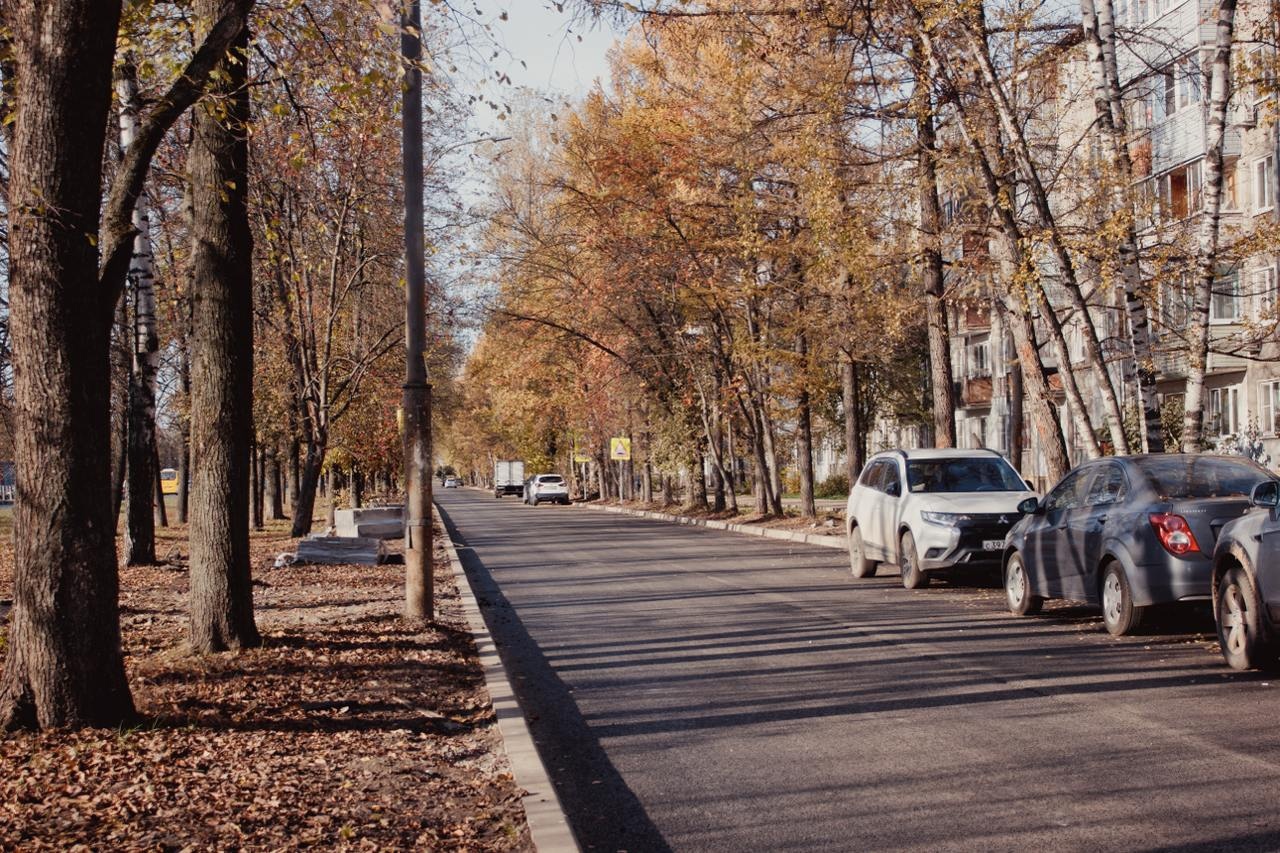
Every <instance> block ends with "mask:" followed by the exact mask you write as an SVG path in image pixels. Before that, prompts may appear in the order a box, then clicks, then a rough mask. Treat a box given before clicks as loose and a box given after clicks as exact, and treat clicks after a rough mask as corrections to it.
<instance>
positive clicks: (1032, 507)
mask: <svg viewBox="0 0 1280 853" xmlns="http://www.w3.org/2000/svg"><path fill="white" fill-rule="evenodd" d="M1274 480H1275V476H1274V475H1273V474H1271V473H1269V472H1268V471H1266V469H1264V468H1262V467H1260V466H1259V465H1257V464H1255V463H1254V462H1252V461H1250V460H1248V459H1245V458H1243V457H1239V456H1212V455H1202V454H1185V455H1184V454H1174V453H1170V454H1149V455H1141V456H1112V457H1106V458H1103V459H1095V460H1092V461H1090V462H1086V463H1084V464H1083V465H1080V466H1078V467H1076V468H1074V469H1073V470H1071V471H1070V472H1068V473H1067V475H1066V476H1065V477H1063V478H1062V480H1061V481H1059V483H1058V484H1057V485H1056V486H1054V488H1053V489H1052V490H1051V491H1050V492H1049V493H1048V494H1047V495H1045V496H1044V498H1043V499H1041V500H1039V501H1033V500H1027V501H1024V502H1023V503H1022V504H1021V505H1020V506H1019V509H1020V510H1021V511H1023V512H1024V513H1026V515H1025V516H1024V517H1023V519H1022V520H1021V521H1019V522H1018V523H1017V524H1016V525H1014V527H1013V529H1012V530H1011V531H1010V532H1009V538H1008V540H1007V542H1006V546H1005V552H1004V578H1005V593H1006V597H1007V600H1008V604H1009V609H1010V610H1011V611H1012V612H1013V613H1015V614H1017V615H1020V616H1023V615H1028V614H1031V613H1034V612H1036V611H1038V610H1039V609H1040V607H1041V605H1042V604H1043V603H1044V599H1046V598H1065V599H1071V600H1075V601H1084V602H1088V603H1090V604H1096V605H1101V607H1102V618H1103V623H1104V624H1105V626H1106V628H1107V630H1108V631H1109V632H1110V633H1112V634H1114V635H1122V634H1127V633H1129V632H1131V631H1133V630H1134V629H1135V628H1137V627H1138V625H1139V624H1140V623H1141V621H1142V617H1143V614H1144V611H1145V608H1147V607H1150V606H1151V605H1155V604H1167V603H1172V602H1182V601H1207V600H1209V599H1210V597H1211V595H1212V582H1213V581H1212V575H1213V562H1212V559H1211V558H1212V555H1213V548H1214V543H1215V542H1216V540H1217V538H1218V534H1219V532H1220V531H1221V529H1222V528H1223V527H1224V525H1226V524H1227V523H1228V522H1230V521H1233V520H1235V519H1237V518H1239V517H1240V516H1241V515H1242V514H1243V513H1244V512H1245V511H1246V510H1247V509H1248V508H1249V496H1250V494H1251V493H1252V491H1253V488H1254V487H1255V486H1257V485H1258V484H1259V483H1262V482H1266V481H1274Z"/></svg>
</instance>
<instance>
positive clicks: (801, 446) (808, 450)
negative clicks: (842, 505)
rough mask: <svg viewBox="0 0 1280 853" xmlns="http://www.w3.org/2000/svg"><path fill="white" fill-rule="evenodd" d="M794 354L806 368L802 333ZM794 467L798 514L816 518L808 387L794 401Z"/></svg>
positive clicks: (804, 384) (806, 356) (803, 384)
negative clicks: (797, 474) (795, 470)
mask: <svg viewBox="0 0 1280 853" xmlns="http://www.w3.org/2000/svg"><path fill="white" fill-rule="evenodd" d="M796 354H797V355H798V356H800V364H801V369H802V370H804V367H805V366H807V362H808V358H809V341H808V339H807V338H806V337H805V335H804V334H803V333H802V334H801V335H800V336H799V337H798V338H797V339H796ZM796 432H797V435H796V456H797V457H798V458H797V459H796V467H797V468H799V469H800V514H801V515H803V516H804V517H805V518H816V517H817V515H818V507H817V505H816V504H815V503H814V502H813V412H812V407H811V405H810V402H809V387H808V385H807V384H806V383H802V384H801V386H800V394H799V395H798V397H797V399H796Z"/></svg>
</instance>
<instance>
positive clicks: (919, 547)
mask: <svg viewBox="0 0 1280 853" xmlns="http://www.w3.org/2000/svg"><path fill="white" fill-rule="evenodd" d="M904 484H906V486H905V487H904ZM1031 496H1032V492H1031V490H1030V489H1029V488H1028V487H1027V484H1026V483H1025V482H1023V480H1022V478H1021V477H1019V476H1018V472H1017V471H1015V470H1013V466H1012V465H1010V464H1009V463H1008V462H1006V461H1005V459H1004V457H1003V456H1001V455H1000V454H999V453H997V452H995V451H994V450H891V451H888V452H885V453H878V454H876V455H875V456H873V457H871V460H870V461H869V462H867V465H866V467H865V468H863V469H862V475H861V476H860V477H858V482H857V483H856V484H855V485H854V487H853V488H852V489H850V490H849V503H848V506H847V508H846V510H845V524H846V528H845V532H846V533H848V534H849V563H850V565H851V567H852V568H853V576H854V577H856V578H868V577H871V576H872V575H874V574H875V573H876V566H877V565H878V564H879V563H881V562H884V563H896V564H897V566H898V568H899V570H900V571H901V572H902V585H903V586H905V587H906V588H907V589H919V588H920V587H923V586H927V585H928V583H929V574H928V573H929V572H932V571H937V570H939V569H950V568H955V567H970V566H972V567H975V568H977V567H991V568H998V567H999V566H1000V557H1001V554H1002V553H1003V552H1004V540H1005V536H1006V535H1008V533H1009V528H1011V527H1013V525H1014V522H1016V521H1017V520H1018V519H1019V518H1021V513H1019V512H1018V504H1019V502H1021V501H1023V500H1025V499H1026V498H1028V497H1031Z"/></svg>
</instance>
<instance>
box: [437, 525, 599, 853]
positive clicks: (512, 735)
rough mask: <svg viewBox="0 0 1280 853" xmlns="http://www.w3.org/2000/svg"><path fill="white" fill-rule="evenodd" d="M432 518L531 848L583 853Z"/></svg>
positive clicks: (449, 545)
mask: <svg viewBox="0 0 1280 853" xmlns="http://www.w3.org/2000/svg"><path fill="white" fill-rule="evenodd" d="M431 514H432V515H433V516H434V517H435V520H436V521H437V522H438V523H439V524H440V529H441V530H443V531H445V535H444V536H443V537H442V543H443V545H444V550H445V554H447V555H448V557H449V568H450V569H452V570H453V576H454V579H455V581H456V582H457V584H458V594H459V595H460V596H461V598H462V611H463V613H465V614H466V617H467V625H468V627H469V628H470V630H471V636H472V638H473V639H474V640H475V644H476V652H477V653H478V654H479V657H480V668H481V669H482V670H484V683H485V687H486V688H488V690H489V699H490V701H491V702H492V703H493V712H494V714H495V715H496V716H497V718H498V731H499V733H500V734H501V735H502V743H503V748H504V749H505V751H506V753H507V758H508V759H509V760H510V762H511V774H512V775H513V776H514V777H515V781H516V784H517V785H519V786H520V787H521V788H523V789H524V790H525V792H526V793H525V795H524V797H523V798H522V804H523V805H524V813H525V819H526V820H527V821H528V823H529V834H530V836H532V838H533V846H534V848H535V849H537V850H538V851H540V853H580V851H581V848H580V847H579V846H578V842H577V841H575V840H574V837H573V830H571V829H570V828H569V819H568V818H567V817H566V816H565V813H564V808H563V807H562V806H561V805H560V798H559V797H557V796H556V790H555V788H554V786H552V784H551V777H550V776H548V775H547V768H546V765H544V764H543V763H542V758H541V757H540V756H539V755H538V749H537V747H536V746H534V743H533V737H532V735H530V733H529V727H528V726H527V725H526V724H525V721H524V711H523V710H522V709H521V708H520V703H519V702H518V701H517V700H516V693H515V690H513V689H512V687H511V680H510V679H509V678H507V671H506V669H505V668H504V667H503V665H502V658H501V657H500V656H499V655H498V647H497V646H496V645H494V642H493V637H492V636H490V634H489V627H488V626H487V625H486V624H485V622H484V614H482V613H481V612H480V604H479V603H478V602H477V601H476V597H475V593H474V591H473V590H472V589H471V581H470V579H469V578H468V577H467V573H466V571H465V570H464V569H463V568H462V560H461V559H459V557H458V550H457V547H456V546H455V545H454V544H453V539H452V538H451V537H450V536H449V532H448V528H447V527H445V525H444V519H442V518H441V517H440V510H439V508H438V507H436V506H435V505H434V504H432V506H431Z"/></svg>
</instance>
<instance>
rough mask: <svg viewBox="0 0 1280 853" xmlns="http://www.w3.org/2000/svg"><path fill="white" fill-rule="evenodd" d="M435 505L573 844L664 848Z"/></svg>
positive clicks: (521, 626)
mask: <svg viewBox="0 0 1280 853" xmlns="http://www.w3.org/2000/svg"><path fill="white" fill-rule="evenodd" d="M436 506H437V508H438V509H439V511H440V516H441V518H442V519H443V521H444V525H445V529H446V530H447V531H448V533H449V536H450V538H451V539H452V540H453V541H454V543H455V544H456V545H457V546H458V558H459V560H460V561H461V562H462V568H463V570H464V571H466V573H467V579H468V580H469V581H470V582H471V588H472V590H473V591H474V593H475V596H476V601H477V602H478V603H479V605H480V611H481V613H482V614H483V615H484V621H485V624H486V625H487V626H488V628H489V633H490V635H491V636H492V637H493V639H494V643H495V644H496V645H497V647H498V654H499V655H500V656H501V657H502V663H503V666H504V667H505V668H506V669H507V674H508V677H509V678H511V679H512V685H511V686H512V688H513V689H514V690H515V693H516V696H517V697H518V698H519V702H520V707H521V708H522V709H523V710H524V712H525V721H526V722H527V723H528V725H529V731H530V733H531V734H532V735H533V741H534V744H535V745H536V746H537V748H538V755H539V756H541V758H542V763H543V765H545V766H546V768H547V773H548V775H549V776H550V777H551V783H552V784H553V785H555V788H556V794H557V795H558V796H559V797H560V803H561V805H562V806H563V807H564V811H565V815H566V816H567V817H568V819H569V824H570V825H571V826H572V828H573V833H574V836H575V837H576V839H577V841H578V844H579V845H580V846H581V847H582V848H583V849H584V850H611V851H612V850H646V851H649V850H651V851H656V852H657V853H661V851H669V850H670V849H671V848H670V845H668V844H667V842H666V839H664V838H663V837H662V834H661V833H660V832H659V831H658V828H657V827H656V826H655V825H654V824H653V821H652V820H650V818H649V815H648V813H647V812H646V811H645V809H644V806H642V805H641V804H640V801H639V800H638V799H637V798H636V795H635V794H634V793H633V792H632V790H631V789H630V788H629V787H627V784H626V782H624V781H623V779H622V776H621V774H619V773H618V770H617V768H615V767H614V766H613V763H612V762H611V761H610V760H609V757H608V755H606V754H605V751H604V749H603V748H602V747H601V745H600V741H599V740H598V739H597V738H596V736H595V734H593V733H592V731H591V729H590V727H588V725H587V722H586V720H585V719H584V718H583V717H582V714H581V712H580V711H579V710H578V706H577V704H576V703H575V702H574V701H573V697H572V696H571V694H570V692H569V689H568V688H567V687H566V686H565V684H564V682H563V681H561V680H560V678H559V677H558V676H557V675H556V673H555V671H554V670H553V669H552V667H551V664H550V663H549V662H548V661H547V658H546V656H545V655H543V653H542V651H541V649H540V648H539V647H538V644H537V643H536V642H534V640H533V638H532V637H530V636H529V633H528V631H527V630H526V629H525V627H524V623H523V622H521V620H520V617H519V616H518V615H516V612H515V609H514V608H512V606H511V604H510V602H508V601H507V598H506V596H505V595H504V594H503V593H502V590H501V589H500V588H499V587H498V585H497V584H496V583H494V580H493V577H492V576H491V575H490V573H489V571H488V569H487V568H486V567H485V565H484V563H483V562H482V561H481V560H480V559H479V558H478V557H477V556H476V554H475V551H473V550H472V549H471V548H469V547H467V546H466V541H465V540H464V539H463V537H462V535H461V534H460V533H459V531H458V528H457V526H456V525H455V524H454V522H453V519H451V518H450V517H449V513H448V512H447V511H446V509H445V507H444V506H442V505H440V504H437V505H436Z"/></svg>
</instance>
